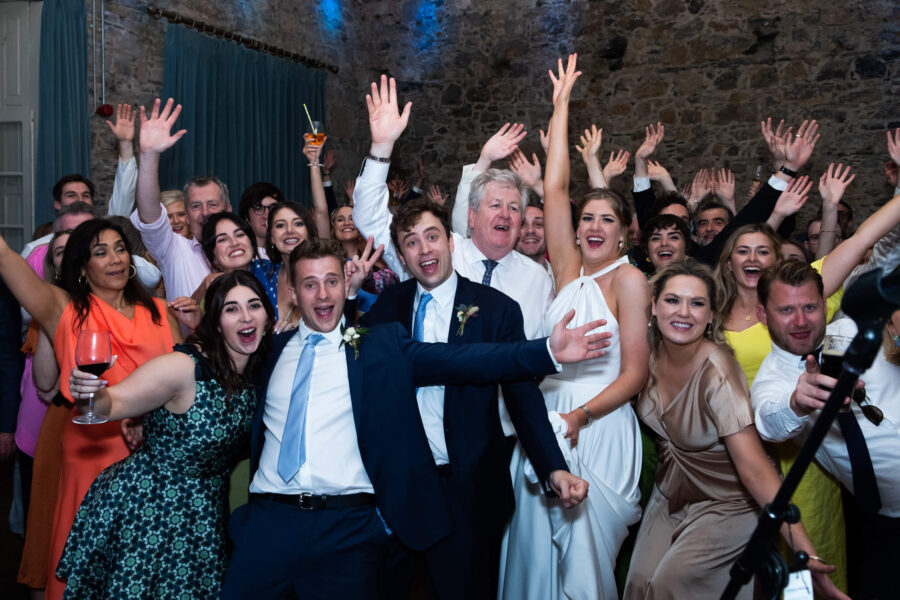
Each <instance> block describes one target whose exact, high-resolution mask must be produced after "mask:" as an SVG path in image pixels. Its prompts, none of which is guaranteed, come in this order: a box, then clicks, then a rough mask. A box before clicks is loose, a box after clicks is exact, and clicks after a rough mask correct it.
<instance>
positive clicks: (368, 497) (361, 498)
mask: <svg viewBox="0 0 900 600" xmlns="http://www.w3.org/2000/svg"><path fill="white" fill-rule="evenodd" d="M254 495H258V496H260V497H262V498H266V499H268V500H272V501H273V502H280V503H281V504H289V505H291V506H298V507H300V509H301V510H323V509H328V508H355V507H357V506H375V494H362V493H361V494H343V495H340V496H329V495H327V494H254Z"/></svg>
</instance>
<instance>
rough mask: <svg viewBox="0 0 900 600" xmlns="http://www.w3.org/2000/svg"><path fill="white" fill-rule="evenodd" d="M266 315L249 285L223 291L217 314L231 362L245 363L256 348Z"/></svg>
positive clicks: (260, 301)
mask: <svg viewBox="0 0 900 600" xmlns="http://www.w3.org/2000/svg"><path fill="white" fill-rule="evenodd" d="M267 318H268V314H267V313H266V309H265V306H264V305H263V301H262V299H261V298H260V297H259V296H258V295H257V294H256V292H254V291H253V290H252V289H251V288H249V287H246V286H243V285H239V286H235V287H233V288H231V290H229V292H228V294H226V296H225V302H224V304H223V305H222V312H221V314H220V315H219V332H220V333H221V334H222V338H223V340H224V342H225V348H226V350H227V351H228V354H229V356H230V357H231V360H232V361H233V362H234V364H244V363H246V361H247V357H249V356H250V355H251V354H253V353H254V352H255V351H256V349H257V348H258V347H259V343H260V341H262V337H263V333H264V332H265V330H266V319H267Z"/></svg>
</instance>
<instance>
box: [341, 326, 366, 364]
mask: <svg viewBox="0 0 900 600" xmlns="http://www.w3.org/2000/svg"><path fill="white" fill-rule="evenodd" d="M367 333H369V328H368V327H359V326H352V327H344V326H343V325H341V344H340V345H339V346H338V350H340V349H341V348H343V347H344V344H347V345H348V346H350V347H351V348H353V358H359V345H360V344H361V343H362V336H364V335H366V334H367Z"/></svg>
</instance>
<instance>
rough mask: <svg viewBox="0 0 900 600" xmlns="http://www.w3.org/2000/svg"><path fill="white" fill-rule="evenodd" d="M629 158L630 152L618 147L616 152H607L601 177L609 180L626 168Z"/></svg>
mask: <svg viewBox="0 0 900 600" xmlns="http://www.w3.org/2000/svg"><path fill="white" fill-rule="evenodd" d="M629 158H631V152H628V151H626V150H622V149H621V148H620V149H619V152H618V154H617V153H615V152H610V153H609V161H607V163H606V165H605V166H604V167H603V177H604V178H605V179H606V181H610V180H611V179H612V178H613V177H618V176H619V175H621V174H622V173H624V172H625V169H627V168H628V159H629Z"/></svg>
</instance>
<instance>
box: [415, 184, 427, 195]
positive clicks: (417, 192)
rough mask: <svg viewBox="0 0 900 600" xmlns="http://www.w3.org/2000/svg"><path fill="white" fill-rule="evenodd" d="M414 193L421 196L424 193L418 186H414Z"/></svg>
mask: <svg viewBox="0 0 900 600" xmlns="http://www.w3.org/2000/svg"><path fill="white" fill-rule="evenodd" d="M412 191H413V192H415V193H416V194H418V195H420V196H421V195H422V194H423V193H424V192H423V191H422V190H421V189H420V188H419V187H418V186H415V185H414V186H412Z"/></svg>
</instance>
